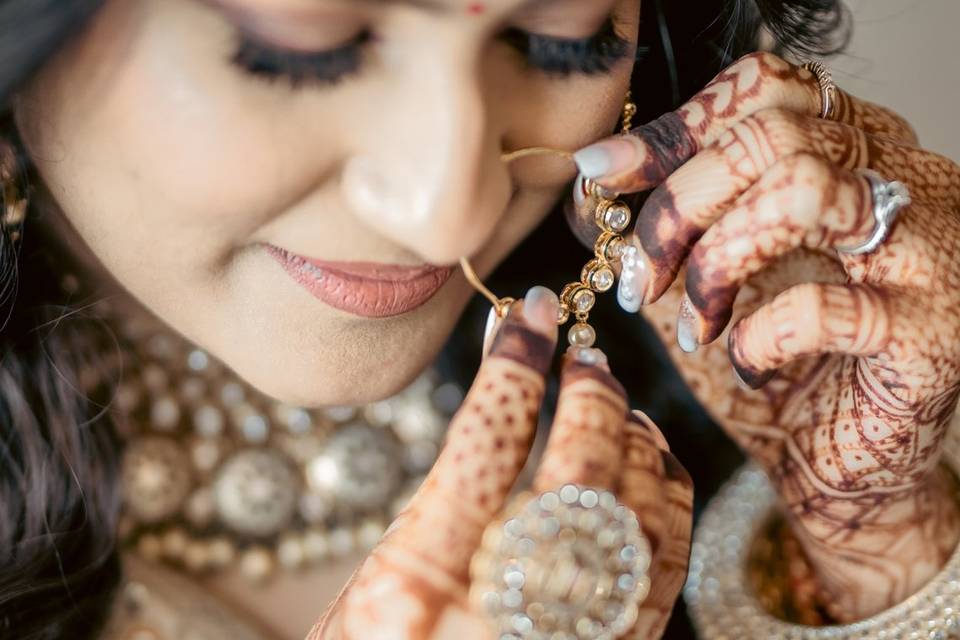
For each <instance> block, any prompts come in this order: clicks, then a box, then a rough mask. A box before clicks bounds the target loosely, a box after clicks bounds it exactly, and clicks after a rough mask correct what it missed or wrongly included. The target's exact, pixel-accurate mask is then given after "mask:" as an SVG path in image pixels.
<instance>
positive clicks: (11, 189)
mask: <svg viewBox="0 0 960 640" xmlns="http://www.w3.org/2000/svg"><path fill="white" fill-rule="evenodd" d="M18 173H19V172H18V170H17V153H16V151H15V150H14V148H13V147H12V146H10V145H9V144H8V143H6V142H4V141H2V140H0V205H2V209H0V222H2V225H3V228H4V229H6V231H7V233H8V234H9V236H10V239H11V240H12V241H14V242H16V241H17V240H19V239H20V229H21V227H22V226H23V221H24V219H25V218H26V215H27V197H26V195H25V194H23V193H21V192H20V190H19V189H17V175H18Z"/></svg>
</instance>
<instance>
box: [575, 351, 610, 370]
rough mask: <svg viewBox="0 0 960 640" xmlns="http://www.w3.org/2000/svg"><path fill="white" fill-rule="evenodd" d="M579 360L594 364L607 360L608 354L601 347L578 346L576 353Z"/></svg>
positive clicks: (583, 362)
mask: <svg viewBox="0 0 960 640" xmlns="http://www.w3.org/2000/svg"><path fill="white" fill-rule="evenodd" d="M575 357H576V359H577V362H579V363H580V364H586V365H590V366H594V365H597V364H600V363H601V362H603V361H605V360H606V356H605V355H604V354H603V352H602V351H600V350H599V349H584V348H578V349H577V351H576V354H575Z"/></svg>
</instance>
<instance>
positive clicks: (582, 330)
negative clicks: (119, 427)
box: [567, 322, 597, 348]
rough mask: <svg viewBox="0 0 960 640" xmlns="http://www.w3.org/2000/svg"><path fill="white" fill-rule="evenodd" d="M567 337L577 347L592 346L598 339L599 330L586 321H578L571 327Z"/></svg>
mask: <svg viewBox="0 0 960 640" xmlns="http://www.w3.org/2000/svg"><path fill="white" fill-rule="evenodd" d="M567 339H568V340H569V341H570V344H572V345H573V346H575V347H586V348H589V347H592V346H593V343H594V342H596V341H597V332H596V331H594V330H593V327H591V326H590V325H589V324H587V323H586V322H578V323H577V324H575V325H573V326H572V327H570V332H569V333H568V334H567Z"/></svg>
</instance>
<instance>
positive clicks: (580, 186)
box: [573, 173, 587, 207]
mask: <svg viewBox="0 0 960 640" xmlns="http://www.w3.org/2000/svg"><path fill="white" fill-rule="evenodd" d="M584 180H585V178H584V177H583V174H582V173H579V174H577V179H576V181H575V182H574V183H573V202H574V204H576V205H577V206H578V207H582V206H583V203H584V202H586V201H587V191H586V189H584Z"/></svg>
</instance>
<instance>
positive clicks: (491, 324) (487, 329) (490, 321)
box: [483, 307, 497, 353]
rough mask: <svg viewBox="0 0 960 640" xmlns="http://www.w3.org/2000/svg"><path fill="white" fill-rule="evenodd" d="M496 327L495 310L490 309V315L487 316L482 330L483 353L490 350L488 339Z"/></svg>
mask: <svg viewBox="0 0 960 640" xmlns="http://www.w3.org/2000/svg"><path fill="white" fill-rule="evenodd" d="M496 326H497V310H496V309H495V308H494V307H490V313H488V314H487V324H486V326H484V328H483V352H484V353H486V352H487V351H489V349H490V339H491V338H492V337H493V330H494V329H495V328H496Z"/></svg>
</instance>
